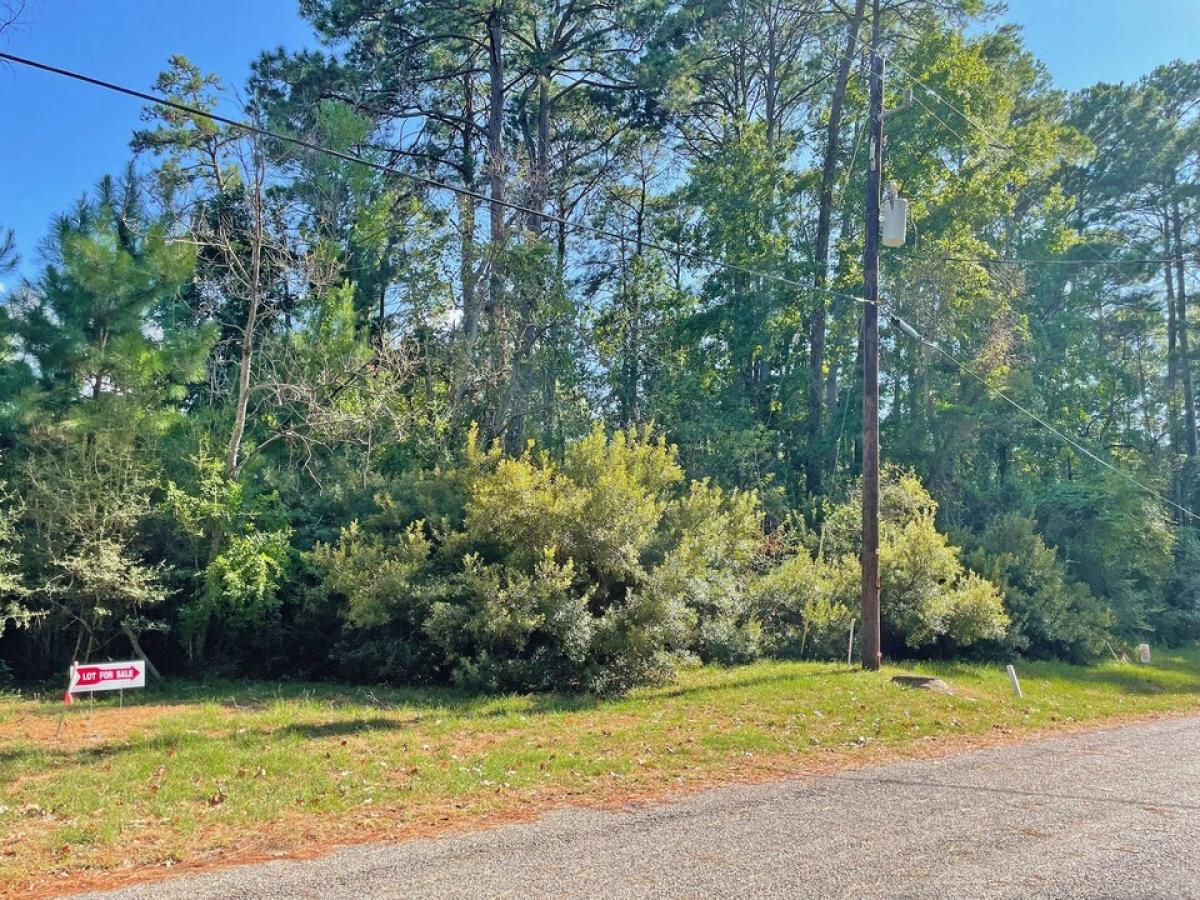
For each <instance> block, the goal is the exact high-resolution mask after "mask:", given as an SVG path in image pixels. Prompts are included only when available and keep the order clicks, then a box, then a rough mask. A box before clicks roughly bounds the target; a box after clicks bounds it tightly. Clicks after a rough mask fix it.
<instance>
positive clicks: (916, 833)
mask: <svg viewBox="0 0 1200 900" xmlns="http://www.w3.org/2000/svg"><path fill="white" fill-rule="evenodd" d="M1198 863H1200V717H1188V718H1175V719H1166V720H1161V721H1157V722H1150V723H1143V724H1136V725H1128V726H1125V727H1121V728H1114V729H1108V730H1103V731H1094V732H1088V733H1081V734H1074V735H1070V736H1065V737H1055V738H1049V739H1044V740H1039V741H1034V742H1030V743H1023V744H1013V745H1008V746H1003V747H998V748H994V749H988V750H978V751H973V752H968V753H963V754H960V755H956V756H950V757H945V758H941V759H932V760H920V761H909V762H901V763H893V764H888V765H880V766H874V767H870V768H865V769H860V770H857V771H849V772H843V773H840V774H834V775H814V776H806V777H801V778H795V779H788V780H784V781H776V782H771V783H766V784H757V785H741V786H734V787H723V788H716V789H712V790H707V791H703V792H701V793H698V794H695V795H692V796H690V797H686V798H684V799H681V800H678V801H675V802H671V803H666V804H661V805H648V806H642V807H638V808H634V809H631V810H623V811H598V810H567V811H560V812H555V813H552V814H550V815H547V816H545V817H544V818H542V819H539V820H537V821H535V822H531V823H528V824H522V825H511V826H505V827H501V828H495V829H491V830H486V831H479V832H475V833H471V834H465V835H458V836H453V837H446V838H440V839H429V840H418V841H411V842H408V843H404V844H374V845H366V846H359V847H350V848H345V849H342V850H338V851H336V852H334V853H331V854H330V855H328V856H325V857H322V858H319V859H312V860H303V861H279V862H271V863H263V864H256V865H247V866H241V867H237V868H232V869H227V870H224V871H221V872H217V873H214V874H209V875H203V876H193V877H185V878H178V879H174V880H170V881H165V882H157V883H151V884H143V885H138V886H135V887H131V888H126V889H124V890H121V891H117V892H112V893H107V894H92V895H88V896H92V897H106V898H110V900H112V898H126V900H134V898H145V900H151V898H153V900H171V898H188V900H201V898H275V897H279V898H289V900H297V898H309V897H312V898H316V897H321V898H328V897H346V898H350V897H354V898H360V897H378V898H383V897H507V896H520V897H522V898H530V897H664V896H669V897H699V896H717V897H843V896H888V897H945V896H947V895H951V896H966V897H987V898H992V897H1014V898H1015V897H1064V896H1071V897H1163V896H1170V897H1200V865H1198Z"/></svg>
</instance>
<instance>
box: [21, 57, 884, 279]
mask: <svg viewBox="0 0 1200 900" xmlns="http://www.w3.org/2000/svg"><path fill="white" fill-rule="evenodd" d="M0 59H2V60H8V61H9V62H13V63H17V64H19V65H22V66H28V67H29V68H31V69H38V70H40V71H42V72H48V73H50V74H52V75H59V76H61V77H63V78H69V79H72V80H73V81H79V82H82V83H84V84H90V85H92V86H93V87H98V88H102V89H104V90H106V91H112V92H114V93H117V94H124V95H125V96H127V97H133V98H135V99H137V100H141V101H143V102H146V103H153V104H155V105H156V106H164V107H166V108H168V109H173V110H176V111H177V112H182V113H187V114H188V115H193V116H200V117H202V118H205V119H210V120H212V121H213V122H220V123H221V124H222V125H228V126H229V127H231V128H237V129H239V130H241V131H244V132H246V133H248V134H253V135H257V136H259V137H264V138H270V139H272V140H277V141H283V142H284V143H288V144H291V145H293V146H296V147H302V148H304V149H305V150H309V151H311V152H313V153H322V154H324V155H326V156H330V157H333V158H334V159H340V160H342V161H343V162H348V163H352V164H354V165H360V166H365V167H367V168H369V169H374V170H375V171H377V172H383V173H386V174H388V175H395V176H397V177H399V178H405V179H408V180H409V181H413V182H415V183H417V184H421V185H424V186H425V187H429V188H434V189H436V190H443V191H449V192H450V193H453V194H457V195H459V196H462V197H469V198H471V199H473V200H478V201H479V202H481V203H487V204H494V205H496V206H500V207H503V208H505V209H508V210H512V211H513V212H519V213H525V214H526V215H532V216H538V217H540V218H541V219H543V220H545V221H547V222H554V223H557V224H559V225H562V226H563V227H564V228H569V229H571V230H573V231H577V232H581V233H584V234H591V235H595V236H596V237H602V238H606V239H608V240H613V241H621V242H625V243H631V244H635V245H637V246H638V247H642V248H645V249H649V250H655V251H657V252H659V253H664V254H667V255H669V256H675V257H677V258H679V259H686V260H688V261H690V262H693V263H695V264H697V265H700V266H710V267H712V268H715V269H724V270H726V271H730V272H738V273H739V274H742V275H749V276H751V277H754V278H762V279H765V280H767V281H774V282H777V283H779V284H786V285H788V286H790V287H794V288H797V289H799V290H803V291H809V292H812V293H818V294H826V295H828V296H832V297H844V298H846V299H849V300H854V301H856V302H862V300H863V298H862V297H859V296H858V295H856V294H849V293H845V292H843V291H837V290H832V289H830V288H825V287H817V286H816V285H813V284H806V283H804V282H802V281H797V280H796V279H794V278H788V277H787V276H785V275H779V274H778V273H775V272H767V271H764V270H762V269H756V268H753V267H750V266H741V265H738V264H736V263H729V262H724V261H723V260H718V259H712V258H711V257H708V256H705V255H703V254H700V253H695V252H693V251H690V250H684V249H681V248H678V247H668V246H666V245H665V244H660V243H658V242H656V241H648V240H646V239H645V238H638V237H630V236H629V235H627V234H624V233H622V232H620V231H614V230H612V229H610V228H604V227H601V226H598V225H588V224H587V223H586V222H578V221H575V220H572V219H567V218H565V217H563V216H557V215H554V214H553V213H547V212H544V211H542V210H537V209H534V208H533V207H531V206H525V205H523V204H520V203H514V202H512V201H510V200H497V199H495V198H492V197H489V196H488V195H487V194H484V193H481V192H479V191H474V190H471V189H470V188H466V187H462V186H460V185H456V184H451V183H449V182H447V181H442V180H440V179H437V178H431V177H429V176H428V175H420V174H418V173H416V172H407V171H405V170H403V169H397V168H396V167H394V166H389V165H387V164H386V163H381V162H376V161H375V160H372V159H366V158H365V157H362V156H356V155H355V154H353V153H346V152H344V151H341V150H334V149H333V148H331V147H325V146H322V145H321V144H318V143H315V142H314V141H309V140H306V139H304V138H300V137H295V136H293V135H289V134H283V133H282V132H278V131H273V130H272V129H270V128H264V127H262V126H261V125H255V124H253V123H251V122H244V121H241V120H239V119H233V118H230V117H228V116H223V115H221V114H219V113H215V112H208V111H206V110H203V109H199V108H197V107H195V106H189V105H188V104H186V103H180V102H178V101H176V100H171V99H169V98H167V97H160V96H158V95H156V94H151V93H149V92H147V91H140V90H137V89H136V88H131V87H127V86H125V85H122V84H117V83H116V82H112V81H106V80H104V79H102V78H95V77H93V76H91V75H85V74H83V73H82V72H76V71H73V70H71V69H64V68H62V67H60V66H52V65H50V64H49V63H44V62H39V61H38V60H35V59H28V58H26V57H23V56H17V55H15V54H13V53H5V52H3V51H0Z"/></svg>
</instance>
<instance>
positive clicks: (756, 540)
mask: <svg viewBox="0 0 1200 900" xmlns="http://www.w3.org/2000/svg"><path fill="white" fill-rule="evenodd" d="M440 477H449V478H451V479H453V480H454V481H455V482H456V483H458V484H461V485H462V488H463V489H462V494H461V496H462V509H461V515H460V514H458V513H457V512H455V511H454V510H453V509H452V508H451V509H446V508H445V505H444V501H445V497H444V496H440V497H439V496H438V494H437V493H436V492H433V491H423V490H415V489H414V484H413V483H412V482H408V483H406V484H405V485H404V486H403V488H402V489H403V492H404V496H405V500H404V501H403V502H401V501H399V500H397V499H396V498H389V497H388V496H383V497H380V499H379V501H378V508H379V511H378V513H377V514H376V515H375V516H374V517H372V518H371V519H369V520H368V521H366V522H364V523H362V524H355V525H352V526H351V527H349V528H347V529H345V530H344V531H343V532H342V535H341V538H340V540H339V541H338V543H337V545H336V546H326V545H318V546H317V547H316V549H315V550H314V551H313V553H312V554H311V559H312V560H313V562H314V563H315V565H316V567H317V570H318V572H319V573H321V574H320V577H321V580H322V586H323V589H324V591H325V592H326V593H327V594H330V595H334V596H336V597H339V598H341V600H342V603H343V619H344V621H345V623H346V626H347V628H349V629H361V630H364V631H366V630H374V629H386V630H389V631H390V632H391V633H393V634H395V635H396V636H397V639H398V640H401V641H402V642H406V643H416V642H420V641H424V642H425V645H426V646H427V647H428V648H429V649H428V652H429V653H430V654H431V655H432V657H433V658H434V660H435V662H433V663H432V665H431V666H429V668H431V669H433V670H436V671H441V672H446V673H448V674H449V677H450V678H451V679H452V680H453V681H454V682H456V683H458V684H461V685H464V686H470V687H473V688H482V689H486V690H505V689H522V690H524V689H545V688H551V687H553V688H559V689H573V690H574V689H582V690H590V691H597V692H613V691H621V690H625V689H628V688H629V687H632V686H634V685H636V684H642V683H645V682H647V681H654V680H657V679H660V678H663V677H665V676H666V675H668V674H669V673H670V672H671V671H672V668H673V666H674V665H675V663H676V661H677V660H679V659H680V658H681V657H683V656H685V655H688V654H695V655H697V656H699V657H700V658H702V659H705V660H714V661H721V662H727V663H733V662H742V661H746V660H749V659H753V658H754V657H755V656H756V655H757V654H758V652H759V643H760V629H759V626H758V623H757V621H756V620H755V619H754V617H753V615H752V614H751V609H750V607H749V604H748V601H747V599H746V589H745V585H746V582H747V580H748V579H749V577H750V574H751V566H752V563H753V560H754V558H755V553H756V551H757V549H758V547H759V545H760V544H761V543H762V540H763V535H762V524H761V522H762V513H761V510H760V509H759V506H758V501H757V498H756V497H755V496H754V495H753V494H749V493H743V492H737V491H735V492H732V493H726V492H724V491H722V490H720V489H718V488H716V487H714V486H712V485H710V484H707V483H703V482H697V483H693V484H692V485H690V487H689V488H688V489H686V490H682V482H683V471H682V469H681V468H680V467H679V464H678V462H677V460H676V456H675V451H674V449H673V448H671V447H669V446H667V445H666V443H665V442H663V441H662V440H661V439H655V438H652V437H651V435H650V434H649V432H639V431H636V430H635V431H630V432H628V433H626V432H616V433H615V434H614V435H612V436H611V437H606V436H605V434H604V432H603V431H601V430H600V429H596V430H594V431H593V432H592V433H591V434H589V435H588V436H587V437H585V438H583V439H582V440H579V441H577V442H576V443H574V444H571V445H569V446H568V447H567V448H566V451H565V453H564V455H563V458H562V460H561V462H555V461H553V460H551V459H550V457H549V456H548V455H546V454H544V453H536V452H535V451H534V449H533V448H532V447H531V448H529V449H527V450H526V451H525V452H524V453H522V454H521V455H519V456H509V455H506V454H504V453H503V452H501V450H500V449H499V448H498V447H493V448H492V449H491V450H488V451H487V452H482V451H480V450H479V449H478V448H477V446H476V445H475V444H474V442H472V443H471V445H470V446H469V447H468V452H467V462H466V465H464V466H463V467H462V469H461V470H459V471H458V472H456V473H450V474H449V475H442V476H440ZM422 497H426V498H437V499H438V501H439V502H441V503H443V507H442V509H441V510H440V514H439V516H438V521H439V522H440V523H441V527H435V528H430V527H429V526H428V525H427V524H426V522H425V520H424V518H417V519H416V520H415V521H409V522H405V513H407V514H409V515H414V516H421V515H422V514H423V513H424V512H425V510H423V509H421V508H420V507H421V502H420V498H422ZM414 501H416V502H414ZM451 505H452V504H451ZM408 656H411V657H412V658H414V659H416V658H419V656H420V654H419V653H416V652H414V653H412V654H408ZM371 658H380V657H379V654H373V655H372V657H371ZM388 664H389V665H395V660H394V659H393V658H391V657H389V658H388Z"/></svg>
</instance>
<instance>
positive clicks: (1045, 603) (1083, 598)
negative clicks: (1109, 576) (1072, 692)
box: [967, 513, 1113, 662]
mask: <svg viewBox="0 0 1200 900" xmlns="http://www.w3.org/2000/svg"><path fill="white" fill-rule="evenodd" d="M967 562H968V564H969V565H970V567H971V568H972V569H974V570H975V571H976V572H979V573H980V574H981V575H983V576H985V577H986V578H988V579H990V580H991V581H993V582H995V583H996V584H997V585H998V586H999V587H1000V590H1001V592H1002V593H1003V595H1004V608H1005V609H1006V610H1007V612H1008V614H1009V617H1010V618H1011V619H1012V627H1011V628H1010V629H1009V633H1008V636H1007V640H1006V642H1005V643H1006V646H1007V647H1009V648H1010V649H1012V650H1015V651H1017V652H1020V653H1024V654H1027V655H1029V656H1033V657H1038V658H1052V659H1065V660H1069V661H1071V662H1085V661H1087V660H1089V659H1093V658H1095V657H1096V656H1098V655H1100V654H1102V653H1103V652H1104V649H1105V648H1104V642H1105V639H1106V637H1107V636H1108V633H1109V628H1110V627H1111V626H1112V623H1113V616H1112V613H1111V612H1109V610H1108V608H1107V607H1106V606H1105V605H1104V604H1103V603H1102V602H1101V601H1100V600H1099V599H1098V598H1097V597H1096V596H1095V595H1094V594H1093V593H1092V592H1091V591H1090V590H1089V589H1088V587H1087V586H1086V585H1084V584H1080V583H1078V582H1075V581H1072V580H1071V579H1070V578H1069V576H1068V574H1067V568H1066V566H1065V565H1064V564H1063V562H1062V561H1061V560H1060V559H1059V558H1058V554H1057V552H1055V550H1054V549H1053V548H1051V547H1047V546H1046V543H1045V542H1044V541H1043V540H1042V538H1041V536H1040V535H1039V534H1038V533H1037V532H1036V531H1035V530H1034V523H1033V520H1032V519H1030V518H1027V517H1025V516H1022V515H1019V514H1016V513H1013V514H1008V515H1002V516H997V517H996V518H994V519H992V521H991V522H989V523H988V525H987V527H986V528H985V529H984V530H983V533H982V534H980V535H979V536H978V537H977V538H976V539H975V547H974V548H973V549H972V551H971V552H970V553H969V554H968V556H967Z"/></svg>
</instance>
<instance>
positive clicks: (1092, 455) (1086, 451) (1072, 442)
mask: <svg viewBox="0 0 1200 900" xmlns="http://www.w3.org/2000/svg"><path fill="white" fill-rule="evenodd" d="M879 308H880V309H881V310H882V311H883V312H884V314H885V315H886V316H887V317H888V318H889V319H890V320H891V322H892V324H893V325H895V326H896V327H897V328H898V329H899V330H900V331H901V332H903V333H904V334H905V335H907V336H908V337H910V338H912V339H913V340H915V341H918V342H919V343H921V344H924V345H925V346H926V347H928V348H929V349H930V350H932V351H934V352H935V353H937V354H938V355H939V356H942V357H944V358H945V359H947V360H949V361H950V362H951V363H953V364H954V366H955V367H956V368H958V369H959V370H960V371H961V372H963V374H965V375H967V376H969V377H970V378H972V379H974V380H975V381H978V382H979V383H980V384H981V385H983V387H984V389H985V390H986V391H987V392H988V394H990V395H991V396H992V397H994V398H998V399H1000V400H1003V401H1004V402H1005V403H1007V404H1008V405H1009V406H1011V407H1013V409H1016V410H1017V411H1018V412H1020V413H1022V414H1023V415H1025V416H1027V417H1028V418H1030V419H1031V420H1033V421H1034V422H1036V423H1037V424H1038V425H1040V426H1041V427H1042V428H1044V429H1045V430H1046V431H1048V432H1049V433H1050V434H1052V435H1054V436H1055V437H1057V438H1058V439H1059V440H1061V441H1063V442H1064V443H1066V444H1068V445H1069V446H1071V447H1073V448H1074V449H1075V450H1077V451H1078V452H1080V453H1082V454H1083V455H1084V456H1086V457H1087V458H1088V459H1090V460H1092V461H1093V462H1096V463H1099V464H1100V465H1101V466H1103V467H1104V468H1106V469H1108V470H1109V471H1110V472H1112V473H1113V474H1115V475H1117V476H1119V477H1120V478H1123V479H1124V480H1125V481H1127V482H1128V483H1129V484H1132V485H1133V486H1134V487H1136V488H1138V489H1139V490H1141V491H1143V492H1145V493H1147V494H1149V495H1150V496H1152V497H1154V498H1156V499H1157V500H1159V501H1160V502H1162V503H1165V504H1166V505H1167V506H1169V507H1171V508H1172V509H1176V510H1178V511H1179V512H1181V513H1182V514H1183V515H1184V516H1186V517H1188V518H1190V519H1194V520H1197V521H1200V515H1197V514H1196V513H1194V512H1192V511H1191V510H1190V509H1188V508H1187V507H1185V506H1181V505H1180V504H1178V503H1176V502H1175V501H1174V500H1172V499H1170V498H1169V497H1167V496H1166V495H1165V494H1163V493H1161V492H1160V491H1157V490H1155V489H1154V488H1152V487H1150V486H1149V485H1148V484H1145V483H1144V482H1142V481H1140V480H1139V479H1137V478H1134V477H1133V476H1132V475H1130V474H1129V473H1128V472H1126V471H1125V470H1124V469H1122V468H1121V467H1120V466H1117V465H1115V464H1114V463H1111V462H1109V461H1108V460H1106V459H1105V458H1104V457H1102V456H1100V455H1099V454H1098V453H1096V452H1095V451H1093V450H1092V449H1091V448H1089V447H1088V446H1087V445H1085V444H1083V443H1081V442H1080V441H1078V440H1076V439H1075V438H1073V437H1071V436H1070V435H1069V434H1067V433H1066V432H1064V431H1062V430H1061V429H1059V428H1057V427H1055V426H1054V425H1052V424H1051V423H1050V422H1048V421H1046V420H1045V419H1044V418H1042V417H1041V416H1039V415H1038V414H1037V413H1035V412H1034V411H1033V410H1031V409H1029V408H1028V407H1027V406H1025V405H1024V404H1022V403H1020V402H1019V401H1017V400H1014V399H1013V398H1012V397H1010V396H1009V395H1008V394H1007V393H1005V392H1004V391H1002V390H1000V388H998V387H996V386H995V385H993V384H992V383H991V382H989V381H988V380H987V379H986V378H984V377H983V376H982V375H980V374H979V373H978V372H977V371H975V369H974V368H972V367H971V366H970V365H968V364H967V363H965V362H963V361H962V360H960V359H959V358H958V357H957V356H955V355H954V354H953V353H951V352H950V351H949V350H946V349H945V348H944V347H942V346H941V345H940V344H938V343H936V342H934V341H931V340H929V338H927V337H925V336H924V335H923V334H921V333H920V332H919V331H917V330H916V329H915V328H913V327H912V326H911V325H909V324H908V323H907V322H906V321H904V320H903V319H902V318H900V316H899V314H898V313H897V312H896V311H895V310H893V309H892V308H891V307H889V306H888V305H886V304H885V303H883V302H882V301H881V302H880V303H879Z"/></svg>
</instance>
